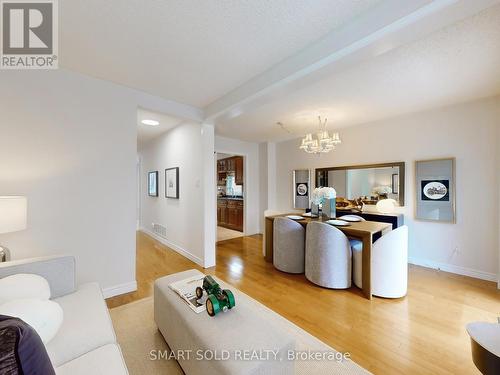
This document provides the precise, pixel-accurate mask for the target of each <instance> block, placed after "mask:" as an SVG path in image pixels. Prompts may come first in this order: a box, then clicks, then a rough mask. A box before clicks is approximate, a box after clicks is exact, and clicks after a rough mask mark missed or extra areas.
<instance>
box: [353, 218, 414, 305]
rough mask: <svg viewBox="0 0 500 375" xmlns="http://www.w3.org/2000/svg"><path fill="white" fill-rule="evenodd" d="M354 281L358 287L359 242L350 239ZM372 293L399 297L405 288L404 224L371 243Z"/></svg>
mask: <svg viewBox="0 0 500 375" xmlns="http://www.w3.org/2000/svg"><path fill="white" fill-rule="evenodd" d="M351 246H352V249H353V263H354V265H353V270H354V272H353V280H354V285H356V286H357V287H358V288H362V287H363V284H362V272H363V265H362V264H363V263H362V260H363V252H362V251H363V250H362V249H363V245H362V243H361V242H360V241H358V242H351ZM371 255H372V256H371V260H372V268H371V275H372V283H371V285H372V294H373V295H375V296H378V297H385V298H401V297H404V296H405V295H406V293H407V291H408V227H407V226H406V225H403V226H401V227H399V228H397V229H394V230H392V231H390V232H388V233H387V234H385V235H383V236H382V237H380V238H379V239H378V240H377V241H375V243H374V244H373V247H372V254H371Z"/></svg>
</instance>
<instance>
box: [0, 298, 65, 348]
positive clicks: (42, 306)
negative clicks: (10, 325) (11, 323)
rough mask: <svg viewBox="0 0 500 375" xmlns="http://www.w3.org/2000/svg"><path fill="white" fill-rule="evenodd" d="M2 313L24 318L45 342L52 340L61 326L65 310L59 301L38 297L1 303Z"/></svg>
mask: <svg viewBox="0 0 500 375" xmlns="http://www.w3.org/2000/svg"><path fill="white" fill-rule="evenodd" d="M0 314H3V315H8V316H15V317H16V318H19V319H22V320H23V321H24V322H26V323H27V324H29V325H30V326H31V327H33V328H34V329H35V331H36V332H37V333H38V335H39V336H40V338H41V339H42V341H43V343H44V344H47V343H48V342H50V340H52V339H53V338H54V337H55V336H56V335H57V332H58V331H59V328H61V325H62V322H63V318H64V317H63V310H62V308H61V306H59V304H58V303H57V302H54V301H41V300H38V299H18V300H15V301H9V302H6V303H4V304H3V305H0Z"/></svg>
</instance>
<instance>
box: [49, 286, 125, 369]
mask: <svg viewBox="0 0 500 375" xmlns="http://www.w3.org/2000/svg"><path fill="white" fill-rule="evenodd" d="M54 301H56V302H57V303H59V304H60V305H61V307H62V309H63V311H64V320H63V323H62V326H61V328H60V329H59V332H58V333H57V335H56V337H54V338H53V339H52V341H50V342H49V343H48V344H47V351H48V353H49V356H50V359H51V360H52V363H53V364H54V366H55V367H58V366H61V365H62V364H64V363H66V362H69V361H71V360H73V359H75V358H77V357H80V356H81V355H83V354H85V353H88V352H90V351H92V350H94V349H96V348H99V347H100V346H104V345H106V344H113V343H115V342H116V336H115V332H114V330H113V325H112V323H111V318H110V317H109V312H108V309H107V307H106V303H105V302H104V298H103V296H102V292H101V288H100V287H99V284H97V283H90V284H84V285H82V286H80V287H79V289H78V290H77V291H76V292H74V293H72V294H68V295H66V296H64V297H60V298H56V299H55V300H54Z"/></svg>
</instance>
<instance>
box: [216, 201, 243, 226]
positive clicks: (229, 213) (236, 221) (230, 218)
mask: <svg viewBox="0 0 500 375" xmlns="http://www.w3.org/2000/svg"><path fill="white" fill-rule="evenodd" d="M243 207H244V204H243V201H242V200H237V199H224V198H222V199H218V200H217V225H219V226H221V227H225V228H228V229H234V230H237V231H240V232H243Z"/></svg>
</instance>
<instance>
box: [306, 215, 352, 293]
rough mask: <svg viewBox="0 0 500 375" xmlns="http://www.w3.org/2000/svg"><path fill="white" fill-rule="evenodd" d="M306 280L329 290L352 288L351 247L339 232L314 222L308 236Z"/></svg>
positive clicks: (309, 225)
mask: <svg viewBox="0 0 500 375" xmlns="http://www.w3.org/2000/svg"><path fill="white" fill-rule="evenodd" d="M305 266H306V270H305V273H306V278H307V279H308V280H310V281H311V282H313V283H315V284H317V285H321V286H323V287H326V288H349V287H350V286H351V246H350V244H349V240H348V239H347V237H346V235H345V234H344V233H342V231H340V230H339V229H337V228H335V227H333V226H331V225H328V224H324V223H318V222H311V223H309V224H308V225H307V233H306V264H305Z"/></svg>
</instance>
